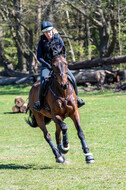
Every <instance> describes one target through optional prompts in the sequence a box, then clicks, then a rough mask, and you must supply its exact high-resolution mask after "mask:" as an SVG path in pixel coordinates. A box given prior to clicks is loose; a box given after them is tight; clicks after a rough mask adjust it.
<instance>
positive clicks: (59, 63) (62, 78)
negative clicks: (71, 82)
mask: <svg viewBox="0 0 126 190" xmlns="http://www.w3.org/2000/svg"><path fill="white" fill-rule="evenodd" d="M53 66H54V73H55V76H56V78H57V81H58V83H59V84H60V86H61V87H62V88H63V89H64V90H65V89H67V87H68V82H67V62H66V60H65V58H64V57H62V56H60V57H57V58H56V60H55V61H54V63H53Z"/></svg>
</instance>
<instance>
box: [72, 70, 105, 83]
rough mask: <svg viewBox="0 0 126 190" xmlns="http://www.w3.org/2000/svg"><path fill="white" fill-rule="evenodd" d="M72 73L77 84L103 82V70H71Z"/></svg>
mask: <svg viewBox="0 0 126 190" xmlns="http://www.w3.org/2000/svg"><path fill="white" fill-rule="evenodd" d="M73 75H74V76H75V78H76V81H77V84H84V83H88V82H89V83H92V84H94V83H97V84H104V82H105V77H106V74H105V70H93V69H91V70H88V69H87V70H79V71H76V72H73Z"/></svg>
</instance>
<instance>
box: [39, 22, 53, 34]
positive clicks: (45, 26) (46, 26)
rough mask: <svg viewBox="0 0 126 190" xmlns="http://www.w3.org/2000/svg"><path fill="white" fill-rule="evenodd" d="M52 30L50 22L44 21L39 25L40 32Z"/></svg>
mask: <svg viewBox="0 0 126 190" xmlns="http://www.w3.org/2000/svg"><path fill="white" fill-rule="evenodd" d="M52 29H53V25H52V23H51V22H49V21H44V22H43V23H42V24H41V31H42V32H47V31H50V30H52Z"/></svg>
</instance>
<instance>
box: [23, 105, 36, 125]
mask: <svg viewBox="0 0 126 190" xmlns="http://www.w3.org/2000/svg"><path fill="white" fill-rule="evenodd" d="M27 112H29V117H28V119H25V122H26V123H27V124H28V125H30V126H31V127H34V128H35V127H38V124H37V122H36V119H35V116H34V114H33V113H32V111H31V110H30V108H29V104H28V106H27Z"/></svg>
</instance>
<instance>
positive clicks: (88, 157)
mask: <svg viewBox="0 0 126 190" xmlns="http://www.w3.org/2000/svg"><path fill="white" fill-rule="evenodd" d="M71 119H72V120H73V122H74V124H75V126H76V129H77V134H78V137H79V139H80V141H81V145H82V149H83V152H84V153H85V160H86V163H87V164H89V163H94V158H93V156H92V153H90V152H89V148H88V146H87V143H86V140H85V135H84V133H83V130H82V128H81V125H80V115H79V112H78V111H76V112H75V113H74V114H73V115H72V116H71Z"/></svg>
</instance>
